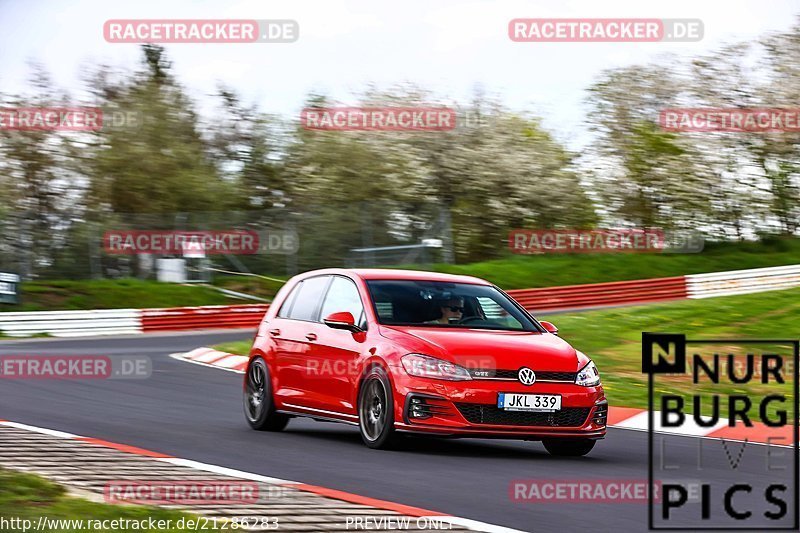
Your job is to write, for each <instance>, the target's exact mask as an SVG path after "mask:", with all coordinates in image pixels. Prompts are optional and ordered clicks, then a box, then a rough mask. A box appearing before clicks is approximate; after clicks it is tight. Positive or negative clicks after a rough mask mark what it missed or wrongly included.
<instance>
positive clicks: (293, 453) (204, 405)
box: [0, 331, 791, 532]
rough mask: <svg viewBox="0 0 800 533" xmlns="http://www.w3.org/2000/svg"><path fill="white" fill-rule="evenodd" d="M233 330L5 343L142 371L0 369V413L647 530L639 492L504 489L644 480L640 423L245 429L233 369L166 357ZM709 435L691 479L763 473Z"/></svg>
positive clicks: (526, 523) (427, 501)
mask: <svg viewBox="0 0 800 533" xmlns="http://www.w3.org/2000/svg"><path fill="white" fill-rule="evenodd" d="M245 335H246V334H243V333H242V332H241V331H239V332H230V331H227V332H213V333H208V332H205V333H191V334H186V333H182V334H171V335H160V334H159V335H145V336H129V337H106V338H91V339H86V338H84V339H68V340H63V339H57V340H52V339H45V340H42V339H37V340H26V341H19V342H17V341H4V342H2V343H0V355H11V354H14V355H19V354H30V355H55V354H60V355H108V356H110V357H115V356H121V355H146V356H149V357H150V358H151V359H152V362H153V373H152V376H151V377H150V378H149V379H136V380H81V381H58V380H11V379H2V380H0V419H7V420H13V421H16V422H22V423H25V424H30V425H34V426H40V427H45V428H50V429H56V430H61V431H67V432H71V433H77V434H79V435H84V436H91V437H96V438H100V439H105V440H109V441H114V442H119V443H124V444H129V445H133V446H138V447H142V448H146V449H150V450H155V451H159V452H163V453H166V454H170V455H173V456H176V457H182V458H187V459H193V460H196V461H202V462H205V463H212V464H216V465H222V466H226V467H231V468H236V469H240V470H245V471H248V472H255V473H259V474H264V475H268V476H274V477H278V478H282V479H289V480H294V481H300V482H305V483H310V484H314V485H321V486H325V487H329V488H334V489H339V490H344V491H347V492H352V493H356V494H360V495H364V496H370V497H373V498H379V499H384V500H390V501H393V502H398V503H403V504H408V505H413V506H418V507H422V508H426V509H431V510H434V511H440V512H444V513H448V514H452V515H457V516H461V517H466V518H471V519H475V520H481V521H484V522H488V523H492V524H498V525H503V526H508V527H513V528H517V529H521V530H526V531H562V532H565V531H574V530H578V528H581V529H583V528H584V527H588V528H590V530H591V531H645V530H646V529H647V505H646V504H645V503H644V502H641V503H622V504H621V503H530V502H527V503H520V502H514V501H512V499H511V497H510V491H509V488H510V486H511V483H512V481H514V480H520V479H540V480H542V479H550V480H554V479H559V480H576V481H577V480H585V479H612V478H621V479H628V480H646V479H647V435H646V433H642V432H637V431H630V430H617V429H610V430H609V434H608V437H607V438H606V439H605V440H604V441H601V442H600V443H599V444H598V445H597V447H595V449H594V451H593V452H592V453H591V454H590V455H589V456H588V457H586V458H579V459H559V458H553V457H551V456H549V455H548V454H547V452H546V451H545V450H544V448H543V447H542V446H541V444H539V443H526V442H517V441H492V440H436V439H420V438H411V439H408V441H407V442H406V444H405V446H404V447H403V448H402V449H401V450H400V451H374V450H369V449H367V448H366V447H364V446H363V445H362V444H361V442H360V438H359V435H358V431H357V429H356V428H355V427H350V426H345V425H338V424H331V423H321V422H315V421H311V420H303V419H293V420H292V421H291V422H290V423H289V426H288V428H287V430H286V431H285V432H283V433H262V432H255V431H252V430H251V429H250V428H249V427H248V426H247V424H246V422H245V420H244V418H243V415H242V407H241V389H242V387H241V381H242V376H241V375H240V374H235V373H232V372H226V371H222V370H218V369H213V368H208V367H204V366H200V365H195V364H190V363H186V362H183V361H178V360H175V359H173V358H170V357H169V356H168V354H170V353H173V352H181V351H188V350H190V349H193V348H196V347H198V346H207V345H211V344H214V343H218V342H222V341H226V340H235V339H240V338H242V337H243V336H245ZM607 371H608V370H607ZM611 401H612V403H613V402H614V399H613V398H612V399H611ZM697 442H698V439H694V438H688V437H670V438H669V440H668V441H667V446H668V449H669V450H670V454H671V455H672V456H674V457H681V458H687V457H695V456H697V453H698V452H697ZM706 442H711V441H706ZM718 444H719V441H714V442H711V444H708V449H709V450H714V449H713V448H712V446H717V449H716V451H715V452H713V451H710V452H709V453H708V454H706V457H705V460H704V462H703V471H702V472H703V474H702V481H704V482H710V483H712V484H715V483H720V482H723V481H724V482H726V483H728V482H730V481H731V480H734V481H735V480H737V479H742V477H746V478H747V480H748V481H749V482H751V483H764V482H766V480H767V479H768V478H769V472H766V471H765V469H764V465H763V455H764V453H765V449H766V448H765V447H763V446H761V447H758V446H754V447H752V448H750V447H748V448H747V450H746V453H745V454H744V458H745V460H743V461H742V463H741V464H740V465H739V467H738V469H735V470H733V469H731V467H730V465H729V464H728V462H729V461H728V459H726V457H725V454H724V453H722V452H720V449H721V448H719V446H718ZM736 450H737V452H738V447H737V448H736ZM678 477H680V474H676V478H678ZM689 477H691V476H689ZM694 477H697V476H694ZM788 501H791V500H790V499H788ZM712 506H713V507H719V506H721V503H719V500H717V501H716V502H714V503H713V504H712ZM704 525H705V524H704Z"/></svg>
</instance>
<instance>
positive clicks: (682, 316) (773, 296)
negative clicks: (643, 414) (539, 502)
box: [537, 289, 800, 413]
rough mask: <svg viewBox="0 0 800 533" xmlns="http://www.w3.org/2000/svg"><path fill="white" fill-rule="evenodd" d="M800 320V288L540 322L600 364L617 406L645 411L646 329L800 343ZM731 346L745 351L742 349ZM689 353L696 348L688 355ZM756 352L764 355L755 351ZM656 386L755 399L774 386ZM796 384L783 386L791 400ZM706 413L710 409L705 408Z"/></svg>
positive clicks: (679, 382) (661, 382)
mask: <svg viewBox="0 0 800 533" xmlns="http://www.w3.org/2000/svg"><path fill="white" fill-rule="evenodd" d="M798 316H800V289H793V290H786V291H773V292H763V293H757V294H748V295H741V296H726V297H719V298H708V299H703V300H684V301H679V302H670V303H665V304H655V305H643V306H632V307H621V308H615V309H607V310H599V311H587V312H577V313H564V314H556V315H550V316H548V315H539V316H538V317H537V318H541V319H545V320H550V321H551V322H553V323H555V324H556V325H557V326H558V328H559V335H560V336H561V337H562V338H564V339H565V340H567V341H568V342H569V343H570V344H572V345H573V346H574V347H575V348H576V349H578V350H580V351H582V352H584V353H585V354H587V355H589V356H590V357H591V358H592V359H593V360H594V361H595V362H596V363H597V366H598V367H599V369H600V373H601V376H602V379H603V386H604V388H605V389H606V393H607V395H608V397H609V401H610V402H611V404H612V405H620V406H625V407H642V408H645V407H647V379H646V376H645V375H644V374H642V373H641V361H642V356H641V349H642V348H641V336H642V332H643V331H649V332H658V333H684V334H686V336H687V338H689V339H713V338H729V339H745V338H750V339H759V338H761V339H765V338H772V339H776V338H778V339H800V322H798V320H797V317H798ZM715 348H718V351H719V352H720V353H721V354H726V353H727V352H726V351H722V349H723V348H725V347H723V346H719V347H717V346H715ZM729 348H731V350H733V351H735V353H737V354H740V353H741V348H740V347H739V346H735V347H729ZM690 349H691V345H690V346H689V348H687V351H688V350H690ZM704 353H706V352H704ZM756 353H761V352H759V351H758V350H756ZM783 353H785V352H783ZM687 354H688V352H687ZM790 368H791V367H790ZM656 384H657V385H656V390H657V391H676V390H678V391H682V392H684V393H688V392H690V391H691V392H699V393H700V394H702V395H703V397H704V398H705V397H708V395H709V394H710V393H712V392H713V393H722V394H732V393H739V394H751V395H753V398H754V400H755V398H756V397H759V395H760V394H761V393H763V392H766V391H773V390H774V387H775V385H761V384H757V383H750V384H747V385H736V384H732V383H729V382H728V380H727V379H722V380H721V383H720V385H711V384H709V383H708V381H707V380H701V382H700V383H698V384H697V385H692V384H691V382H690V380H688V379H686V378H683V377H682V378H680V379H674V378H673V379H670V378H665V377H661V378H656ZM792 384H793V383H792V381H791V379H787V383H786V384H785V385H784V386H783V391H784V393H785V394H787V395H789V396H790V395H791V386H792ZM767 387H770V388H769V389H767ZM705 405H708V404H705ZM688 411H689V412H691V409H688ZM703 412H704V413H706V412H708V411H706V410H705V409H703ZM723 412H727V409H723Z"/></svg>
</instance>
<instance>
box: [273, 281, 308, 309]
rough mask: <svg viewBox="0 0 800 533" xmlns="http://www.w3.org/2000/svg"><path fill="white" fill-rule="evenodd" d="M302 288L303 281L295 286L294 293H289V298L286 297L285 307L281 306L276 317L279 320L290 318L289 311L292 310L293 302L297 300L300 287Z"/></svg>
mask: <svg viewBox="0 0 800 533" xmlns="http://www.w3.org/2000/svg"><path fill="white" fill-rule="evenodd" d="M302 286H303V282H302V281H301V282H300V283H298V284H297V285H295V286H294V289H292V292H290V293H289V296H287V297H286V299H285V300H284V301H283V305H281V308H280V309H279V310H278V314H277V315H276V316H277V317H278V318H288V317H289V311H291V310H292V302H294V300H295V298H297V293H298V292H300V287H302Z"/></svg>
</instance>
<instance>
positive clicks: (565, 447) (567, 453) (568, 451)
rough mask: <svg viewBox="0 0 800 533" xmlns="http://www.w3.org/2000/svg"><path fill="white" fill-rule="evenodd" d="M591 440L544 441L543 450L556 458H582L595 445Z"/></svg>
mask: <svg viewBox="0 0 800 533" xmlns="http://www.w3.org/2000/svg"><path fill="white" fill-rule="evenodd" d="M595 442H596V441H594V440H592V439H545V440H543V441H542V444H544V447H545V449H546V450H547V451H548V452H549V453H550V455H554V456H556V457H582V456H584V455H586V454H587V453H589V452H590V451H592V448H594V445H595Z"/></svg>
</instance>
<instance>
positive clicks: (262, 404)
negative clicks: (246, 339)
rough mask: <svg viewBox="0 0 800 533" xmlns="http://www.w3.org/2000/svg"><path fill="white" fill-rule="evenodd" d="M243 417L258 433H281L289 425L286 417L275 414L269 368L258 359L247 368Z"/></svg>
mask: <svg viewBox="0 0 800 533" xmlns="http://www.w3.org/2000/svg"><path fill="white" fill-rule="evenodd" d="M244 416H245V418H246V419H247V423H248V424H250V427H251V428H253V429H255V430H258V431H281V430H282V429H283V428H285V427H286V424H288V423H289V417H288V416H286V415H282V414H280V413H277V412H275V402H274V400H273V398H272V380H271V379H270V375H269V368H268V367H267V363H265V362H264V360H263V359H262V358H260V357H256V358H255V359H253V361H252V362H251V363H250V366H249V367H248V368H247V375H246V376H245V386H244Z"/></svg>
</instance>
